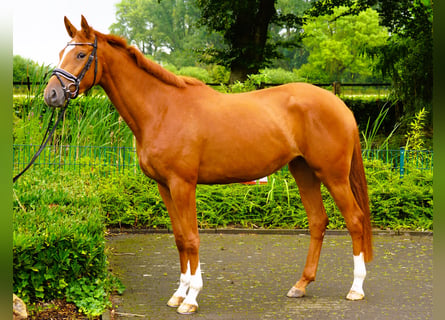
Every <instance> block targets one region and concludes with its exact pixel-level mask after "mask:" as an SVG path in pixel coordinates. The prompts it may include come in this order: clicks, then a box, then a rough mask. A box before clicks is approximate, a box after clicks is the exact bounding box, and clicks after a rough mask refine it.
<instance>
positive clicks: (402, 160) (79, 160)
mask: <svg viewBox="0 0 445 320" xmlns="http://www.w3.org/2000/svg"><path fill="white" fill-rule="evenodd" d="M38 148H39V146H38V145H13V165H14V170H13V171H14V174H16V173H18V172H19V171H20V170H22V169H23V168H24V167H25V166H26V165H27V164H28V163H29V161H30V160H31V158H32V157H33V155H34V154H35V153H36V152H37V150H38ZM362 154H363V158H364V159H368V160H380V161H382V162H384V163H386V164H388V165H389V166H390V167H391V168H392V169H393V170H397V171H398V172H399V173H400V176H401V177H403V175H405V174H408V173H409V172H410V170H412V169H419V170H429V171H433V152H432V151H428V150H422V151H412V150H405V149H404V148H400V149H398V150H375V149H365V150H363V151H362ZM34 167H40V168H42V167H43V168H52V169H55V170H69V171H74V172H81V171H82V170H83V171H88V172H92V171H93V172H97V173H100V174H103V175H106V174H110V173H124V172H126V173H131V172H133V173H136V172H139V171H140V168H139V162H138V158H137V155H136V149H135V148H133V147H119V146H102V147H97V146H47V147H46V148H45V149H44V150H43V152H42V153H41V154H40V156H39V157H38V158H37V160H36V162H35V163H34Z"/></svg>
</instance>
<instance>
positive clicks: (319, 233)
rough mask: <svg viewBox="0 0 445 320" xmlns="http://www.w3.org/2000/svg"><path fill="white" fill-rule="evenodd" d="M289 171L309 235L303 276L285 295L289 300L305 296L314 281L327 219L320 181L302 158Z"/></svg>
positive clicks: (294, 161) (293, 163)
mask: <svg viewBox="0 0 445 320" xmlns="http://www.w3.org/2000/svg"><path fill="white" fill-rule="evenodd" d="M289 170H290V172H291V173H292V175H293V176H294V178H295V181H296V182H297V185H298V188H299V191H300V196H301V201H302V202H303V205H304V208H305V209H306V213H307V217H308V222H309V230H310V234H311V240H310V244H309V252H308V255H307V258H306V265H305V267H304V270H303V274H302V276H301V278H300V280H298V282H297V283H296V284H295V285H294V286H293V287H292V288H291V289H290V290H289V292H288V293H287V296H288V297H290V298H298V297H302V296H304V295H305V293H306V286H307V285H308V284H309V283H310V282H312V281H314V280H315V275H316V272H317V266H318V260H319V258H320V251H321V246H322V243H323V237H324V233H325V230H326V226H327V224H328V217H327V215H326V210H325V208H324V206H323V200H322V197H321V191H320V180H319V179H318V178H317V177H316V176H315V174H314V172H313V170H312V169H311V168H310V167H309V166H308V165H307V163H306V161H305V160H304V159H303V158H297V159H294V160H293V161H291V162H290V163H289Z"/></svg>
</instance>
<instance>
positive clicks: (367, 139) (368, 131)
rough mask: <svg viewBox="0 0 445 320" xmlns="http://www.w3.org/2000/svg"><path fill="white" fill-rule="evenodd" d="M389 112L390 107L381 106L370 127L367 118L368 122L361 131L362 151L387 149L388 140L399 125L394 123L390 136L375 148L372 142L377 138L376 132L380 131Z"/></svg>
mask: <svg viewBox="0 0 445 320" xmlns="http://www.w3.org/2000/svg"><path fill="white" fill-rule="evenodd" d="M389 110H390V107H386V106H383V107H382V109H381V110H380V113H379V114H378V116H377V118H376V119H375V120H374V122H373V123H372V125H370V120H371V119H370V118H368V122H367V124H366V128H365V130H364V131H362V132H361V133H362V137H363V149H378V150H382V149H385V148H386V149H389V140H390V139H391V137H392V136H393V134H394V132H395V131H396V130H397V128H398V127H399V125H400V123H396V124H395V125H394V129H393V130H392V131H391V132H390V134H389V135H388V136H387V137H386V139H385V140H384V141H383V142H382V143H381V144H380V145H379V146H375V145H374V142H375V139H376V137H377V134H378V131H379V130H380V128H381V126H382V123H383V121H384V120H385V118H386V116H387V115H388V112H389Z"/></svg>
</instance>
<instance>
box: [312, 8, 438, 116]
mask: <svg viewBox="0 0 445 320" xmlns="http://www.w3.org/2000/svg"><path fill="white" fill-rule="evenodd" d="M432 3H433V2H432V1H431V0H347V1H343V0H321V1H318V2H316V3H315V4H314V6H313V7H312V8H311V9H310V10H309V14H310V15H312V16H319V15H324V14H332V13H333V10H334V8H336V7H339V6H347V7H348V10H347V11H346V12H344V13H342V14H341V15H342V16H345V15H350V14H353V15H356V14H358V13H360V12H362V11H364V10H367V9H368V8H370V7H376V8H377V10H378V12H379V16H380V19H381V25H383V26H385V27H387V28H388V30H389V32H390V33H391V34H390V37H389V39H388V41H387V42H386V43H385V44H382V45H379V46H375V47H373V48H369V47H368V48H367V49H366V51H367V54H370V55H372V56H373V57H374V58H375V60H376V62H377V63H376V68H378V69H379V70H381V71H382V73H383V75H384V76H385V75H388V76H390V77H391V79H392V81H393V86H394V89H395V91H394V94H395V96H396V97H397V99H399V100H400V101H401V102H402V104H403V107H404V109H405V110H404V113H406V114H410V115H412V114H414V113H415V112H416V110H420V108H423V107H426V110H428V111H430V110H431V108H432V88H433V59H432V52H433V50H432V49H433V37H432V23H433V9H432ZM428 120H429V121H431V119H428Z"/></svg>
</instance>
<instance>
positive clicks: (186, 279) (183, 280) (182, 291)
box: [174, 262, 191, 298]
mask: <svg viewBox="0 0 445 320" xmlns="http://www.w3.org/2000/svg"><path fill="white" fill-rule="evenodd" d="M190 277H191V275H190V262H189V263H188V264H187V271H186V273H181V277H180V278H179V288H178V290H176V292H175V294H174V295H175V296H177V297H183V298H185V297H186V296H187V291H188V289H189V287H190Z"/></svg>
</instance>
